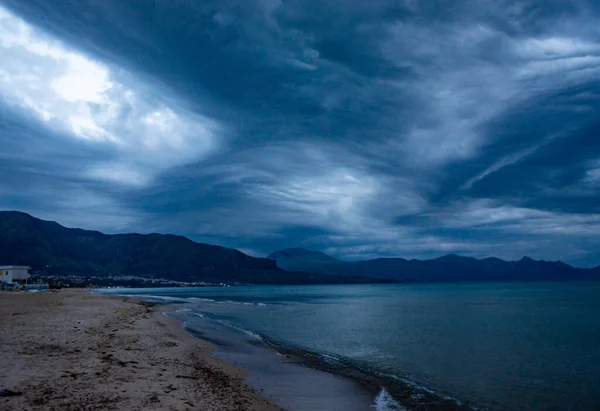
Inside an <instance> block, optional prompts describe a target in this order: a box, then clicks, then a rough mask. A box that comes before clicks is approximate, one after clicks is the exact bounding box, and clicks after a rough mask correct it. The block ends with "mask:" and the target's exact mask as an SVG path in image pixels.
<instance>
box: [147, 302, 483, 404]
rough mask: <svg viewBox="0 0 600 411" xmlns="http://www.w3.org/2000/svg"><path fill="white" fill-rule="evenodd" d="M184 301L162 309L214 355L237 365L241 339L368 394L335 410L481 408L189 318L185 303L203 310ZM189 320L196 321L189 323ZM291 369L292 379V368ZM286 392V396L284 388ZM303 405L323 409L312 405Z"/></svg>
mask: <svg viewBox="0 0 600 411" xmlns="http://www.w3.org/2000/svg"><path fill="white" fill-rule="evenodd" d="M143 298H144V300H146V301H148V300H150V301H152V300H154V301H160V302H159V303H158V304H163V306H168V305H167V304H168V302H172V301H173V300H179V299H178V298H175V299H173V298H171V297H164V296H151V295H144V296H143ZM185 300H186V299H185V298H183V299H181V301H178V302H176V303H175V304H178V307H183V308H182V309H179V310H177V311H174V312H169V313H165V314H166V315H167V314H168V315H172V316H173V317H175V318H178V320H179V321H180V322H181V323H182V326H183V328H184V329H185V330H186V331H187V332H189V333H190V334H192V335H193V336H194V337H195V338H198V339H201V340H204V341H209V342H210V343H211V344H213V346H215V348H216V349H215V355H218V356H219V357H221V356H222V357H224V358H225V359H226V360H227V361H229V362H233V363H235V364H236V366H237V365H238V363H237V362H236V361H235V360H233V358H235V356H232V355H231V354H230V351H232V341H235V340H246V341H245V344H246V345H248V344H249V345H252V346H255V347H257V348H262V349H263V350H267V351H269V352H272V353H275V354H276V355H277V356H279V358H278V359H274V358H269V357H268V356H264V358H263V360H262V361H263V362H269V363H271V364H273V363H277V362H280V359H281V357H285V358H286V359H285V360H283V361H284V362H286V363H288V364H291V365H296V366H299V367H302V368H303V369H307V370H311V371H313V372H314V373H325V374H326V375H331V376H334V377H335V378H341V379H343V380H344V381H347V382H349V384H348V385H349V386H350V385H351V384H350V382H351V383H352V384H355V387H359V388H358V389H356V390H360V391H362V392H363V394H364V393H368V395H369V400H368V401H365V400H364V397H365V396H364V395H362V396H361V395H357V393H356V392H354V393H353V396H354V397H355V398H354V399H353V400H354V401H355V402H356V404H352V405H348V408H339V409H344V410H345V409H348V410H350V409H351V410H355V409H358V410H363V409H374V410H385V411H388V410H396V409H401V410H406V409H429V410H437V411H466V410H477V409H481V408H478V407H475V406H473V405H471V404H466V403H464V402H463V401H460V400H458V399H456V398H453V397H450V396H448V395H444V394H442V393H439V392H435V391H432V390H430V389H428V388H426V387H423V386H420V385H418V384H416V383H413V382H411V381H408V380H406V379H403V378H401V377H398V376H394V375H386V374H382V373H379V372H377V371H375V370H369V369H364V368H363V367H361V366H360V365H358V364H353V363H348V362H346V361H344V360H343V359H340V358H337V357H333V356H331V355H328V354H322V353H318V352H312V351H309V350H306V349H303V348H299V347H294V346H290V345H288V344H282V343H281V342H278V341H276V340H272V339H271V338H269V337H267V336H264V335H261V334H258V333H257V332H256V331H252V330H247V329H243V328H239V327H238V326H236V325H232V324H227V323H224V322H222V321H221V320H214V319H211V318H210V317H207V315H206V314H201V319H200V320H198V319H195V318H192V317H190V313H192V314H191V315H195V314H193V313H194V312H195V311H196V310H194V308H189V307H187V306H188V305H190V306H191V307H195V308H196V309H198V308H199V309H200V312H202V309H201V307H198V306H197V305H193V303H192V302H190V301H185ZM193 323H197V324H195V325H192V324H193ZM209 323H210V325H209ZM217 328H220V329H217ZM226 329H229V331H226ZM207 330H210V331H207ZM235 334H238V336H235ZM248 336H250V340H248V339H247V337H248ZM235 350H239V347H237V348H236V349H235ZM235 350H234V351H235ZM254 355H261V354H260V351H257V352H255V353H254ZM242 368H243V369H248V372H249V374H250V377H252V376H253V374H256V375H254V377H258V378H255V380H258V379H264V378H265V377H267V376H265V375H264V374H261V372H260V371H258V373H252V372H251V371H252V368H256V367H252V364H243V365H242ZM291 374H292V378H293V377H294V376H293V373H291ZM248 380H250V382H251V381H252V380H251V379H248ZM250 385H251V386H252V383H250ZM260 391H261V392H263V391H264V392H263V393H268V392H269V389H268V388H264V389H260ZM294 395H296V394H291V396H294ZM288 396H290V394H289V393H288ZM361 397H362V398H361ZM359 404H362V405H359ZM280 405H281V404H280ZM284 407H285V405H284ZM332 407H333V408H332V409H334V408H335V409H338V407H339V405H338V404H335V405H332ZM350 407H352V408H350ZM424 407H425V408H424ZM289 408H290V409H294V410H295V409H301V408H302V407H301V405H300V408H297V407H296V406H290V407H289ZM306 409H326V408H318V407H316V408H306Z"/></svg>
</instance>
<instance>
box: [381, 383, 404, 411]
mask: <svg viewBox="0 0 600 411" xmlns="http://www.w3.org/2000/svg"><path fill="white" fill-rule="evenodd" d="M375 410H376V411H407V410H406V408H404V407H403V406H402V405H400V403H398V401H396V400H395V399H394V398H393V397H392V396H391V395H390V394H389V393H388V392H387V391H386V390H385V388H382V389H381V391H380V392H379V394H378V395H377V398H375Z"/></svg>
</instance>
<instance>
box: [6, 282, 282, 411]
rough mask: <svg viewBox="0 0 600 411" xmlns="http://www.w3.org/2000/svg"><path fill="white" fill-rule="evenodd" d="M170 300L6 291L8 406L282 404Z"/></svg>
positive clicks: (271, 407)
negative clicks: (255, 385)
mask: <svg viewBox="0 0 600 411" xmlns="http://www.w3.org/2000/svg"><path fill="white" fill-rule="evenodd" d="M165 310H166V307H164V306H154V307H150V306H146V305H143V304H141V303H139V302H138V301H137V300H135V299H128V298H124V297H116V296H105V295H89V294H87V293H85V292H83V291H60V292H57V293H40V294H28V293H9V292H2V293H0V387H4V388H7V389H10V390H15V391H21V392H22V395H21V396H18V397H6V398H0V410H15V411H16V410H19V411H20V410H57V411H59V410H60V411H63V410H202V411H211V410H236V411H237V410H257V411H258V410H261V411H262V410H265V411H267V410H268V411H274V410H280V408H279V407H276V406H275V405H273V404H271V403H269V402H268V401H267V400H265V399H263V398H261V397H260V396H259V395H258V394H256V393H255V392H254V391H253V390H252V389H250V388H249V387H247V386H246V385H245V384H244V383H243V376H244V375H243V372H242V371H241V370H239V369H235V368H233V367H231V366H230V365H228V364H226V363H224V362H222V361H220V360H218V359H215V358H213V357H212V356H211V355H210V352H211V346H210V345H209V344H208V343H206V342H203V341H201V340H199V339H196V338H194V337H192V336H191V335H189V334H188V333H187V332H185V331H184V330H183V328H182V326H181V324H180V323H179V321H177V320H175V319H172V318H167V317H165V316H164V315H163V314H162V312H163V311H165Z"/></svg>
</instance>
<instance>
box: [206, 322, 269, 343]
mask: <svg viewBox="0 0 600 411" xmlns="http://www.w3.org/2000/svg"><path fill="white" fill-rule="evenodd" d="M215 321H216V322H218V323H219V324H222V325H224V326H226V327H229V328H233V329H235V330H238V331H241V332H243V333H244V334H246V335H249V336H250V337H252V338H254V339H255V340H258V341H264V340H263V337H262V336H261V335H260V334H259V333H257V332H254V331H251V330H247V329H246V328H242V327H240V326H237V325H235V324H232V323H230V322H228V321H225V320H215Z"/></svg>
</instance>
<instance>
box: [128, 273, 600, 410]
mask: <svg viewBox="0 0 600 411" xmlns="http://www.w3.org/2000/svg"><path fill="white" fill-rule="evenodd" d="M122 292H123V293H127V294H144V295H158V296H163V297H171V298H182V299H185V300H186V301H187V302H190V303H191V304H190V305H189V307H191V309H193V310H197V311H198V312H202V313H204V314H207V315H209V316H210V318H212V319H215V320H220V321H221V323H225V324H229V325H233V326H236V327H239V328H241V329H245V330H248V331H253V332H256V333H259V334H260V335H262V336H264V337H266V338H268V339H269V340H272V341H275V342H277V343H278V344H281V345H287V346H291V347H295V348H299V349H305V350H308V351H310V352H313V353H322V354H326V355H330V356H333V357H336V358H339V359H341V360H343V361H344V362H346V363H349V364H352V365H354V366H356V367H358V368H360V369H362V370H367V371H368V372H373V373H374V374H383V375H387V376H389V377H392V378H402V379H407V380H409V381H412V382H414V383H415V384H418V385H420V386H423V387H426V388H427V389H428V390H432V391H435V392H437V393H440V394H442V395H447V396H451V397H453V398H457V399H460V400H462V401H466V402H468V403H471V404H475V405H477V406H480V407H484V408H490V409H506V410H526V409H531V410H536V409H539V410H541V409H544V410H600V283H596V282H589V283H537V284H519V283H514V284H513V283H508V284H458V285H456V284H451V285H449V284H442V285H352V286H289V287H288V286H286V287H282V286H278V287H258V286H256V287H222V288H212V287H211V288H193V289H190V288H177V289H136V290H131V289H128V290H122ZM190 297H191V298H190Z"/></svg>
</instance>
